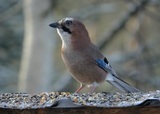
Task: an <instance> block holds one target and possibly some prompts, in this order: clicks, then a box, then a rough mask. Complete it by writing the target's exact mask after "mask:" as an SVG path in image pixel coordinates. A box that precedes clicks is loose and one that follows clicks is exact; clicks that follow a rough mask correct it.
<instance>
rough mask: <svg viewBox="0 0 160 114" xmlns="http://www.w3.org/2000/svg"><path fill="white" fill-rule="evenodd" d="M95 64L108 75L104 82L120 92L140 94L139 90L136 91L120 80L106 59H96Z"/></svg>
mask: <svg viewBox="0 0 160 114" xmlns="http://www.w3.org/2000/svg"><path fill="white" fill-rule="evenodd" d="M95 62H96V64H97V65H98V66H99V67H100V68H101V69H103V70H105V71H106V72H107V73H108V75H107V76H106V81H108V82H109V83H110V84H112V85H113V86H115V87H117V88H118V89H119V90H121V91H122V92H140V90H138V89H137V88H135V87H133V86H131V85H129V84H128V83H126V82H125V81H123V80H121V79H120V78H119V77H118V75H117V74H116V72H115V71H114V70H113V68H112V67H111V65H110V64H109V62H108V60H107V59H106V58H104V59H96V60H95Z"/></svg>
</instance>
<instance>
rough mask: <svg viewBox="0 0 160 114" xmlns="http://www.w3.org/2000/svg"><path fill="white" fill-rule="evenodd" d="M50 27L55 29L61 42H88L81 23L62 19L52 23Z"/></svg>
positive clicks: (85, 31) (73, 19) (72, 19)
mask: <svg viewBox="0 0 160 114" xmlns="http://www.w3.org/2000/svg"><path fill="white" fill-rule="evenodd" d="M49 26H50V27H53V28H56V29H57V32H58V34H59V36H60V37H61V39H62V41H63V42H71V41H75V40H78V41H82V40H85V41H90V39H89V36H88V32H87V30H86V28H85V26H84V24H83V23H82V22H80V21H79V20H78V19H75V18H63V19H62V20H60V21H58V22H55V23H52V24H50V25H49Z"/></svg>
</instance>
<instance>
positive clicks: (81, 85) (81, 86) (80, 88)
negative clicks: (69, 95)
mask: <svg viewBox="0 0 160 114" xmlns="http://www.w3.org/2000/svg"><path fill="white" fill-rule="evenodd" d="M84 87H85V85H83V84H82V83H80V87H79V88H78V89H77V90H76V91H75V93H78V92H79V91H81V90H82V89H83V88H84Z"/></svg>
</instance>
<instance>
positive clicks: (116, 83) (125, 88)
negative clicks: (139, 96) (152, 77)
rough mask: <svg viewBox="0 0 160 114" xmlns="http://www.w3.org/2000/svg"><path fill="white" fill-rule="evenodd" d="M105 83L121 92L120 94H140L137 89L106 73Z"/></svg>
mask: <svg viewBox="0 0 160 114" xmlns="http://www.w3.org/2000/svg"><path fill="white" fill-rule="evenodd" d="M106 81H107V82H109V83H110V84H111V85H113V86H115V87H116V88H118V89H119V90H121V91H122V92H129V93H130V92H140V90H138V89H137V88H135V87H133V86H131V85H130V84H128V83H126V82H125V81H123V80H121V79H120V78H119V77H116V76H113V75H112V74H110V73H108V75H107V77H106Z"/></svg>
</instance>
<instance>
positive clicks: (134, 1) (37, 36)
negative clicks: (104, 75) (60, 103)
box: [0, 0, 160, 93]
mask: <svg viewBox="0 0 160 114" xmlns="http://www.w3.org/2000/svg"><path fill="white" fill-rule="evenodd" d="M64 17H76V18H78V19H80V20H81V21H82V22H83V23H84V24H85V26H86V28H87V29H88V31H89V34H90V37H91V38H92V39H91V40H92V41H93V42H94V44H95V45H97V46H98V47H99V48H100V50H101V52H102V53H103V54H104V55H105V56H106V57H107V58H108V60H109V61H110V64H111V65H112V67H113V68H114V69H115V71H116V72H117V74H118V75H119V76H120V78H122V79H123V80H125V81H127V82H128V83H130V84H132V85H133V86H135V87H137V88H139V89H140V90H142V91H151V90H156V89H160V35H159V34H160V0H100V1H98V0H7V1H6V0H0V92H1V93H2V92H27V93H39V92H44V91H47V92H49V91H69V92H74V91H75V90H76V89H77V88H78V86H79V84H78V82H76V81H75V80H74V79H73V78H72V77H71V76H70V74H69V73H68V71H67V70H66V68H65V66H64V63H63V62H62V59H61V55H60V48H61V40H60V38H59V36H58V35H57V34H56V30H54V29H53V28H50V27H49V26H48V25H49V24H50V23H52V22H56V21H59V20H60V19H62V18H64ZM88 90H89V88H85V89H84V90H83V91H82V92H88ZM102 91H107V92H115V91H118V90H117V89H116V88H114V87H113V86H111V85H109V84H108V83H103V84H102V85H101V86H99V87H98V88H97V92H102Z"/></svg>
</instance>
